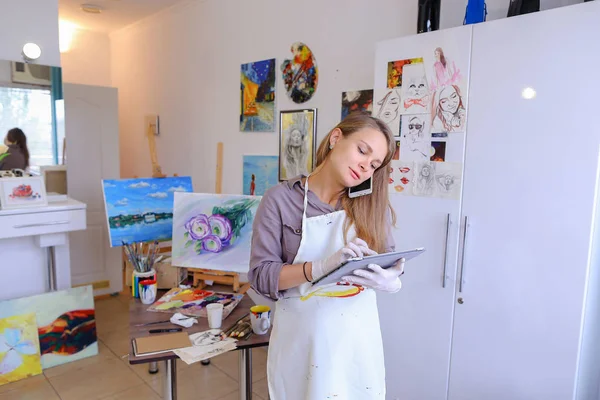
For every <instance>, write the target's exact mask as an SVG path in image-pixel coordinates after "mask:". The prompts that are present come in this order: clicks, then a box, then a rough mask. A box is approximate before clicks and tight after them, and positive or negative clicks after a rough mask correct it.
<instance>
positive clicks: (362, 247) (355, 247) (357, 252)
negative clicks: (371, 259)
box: [312, 238, 377, 281]
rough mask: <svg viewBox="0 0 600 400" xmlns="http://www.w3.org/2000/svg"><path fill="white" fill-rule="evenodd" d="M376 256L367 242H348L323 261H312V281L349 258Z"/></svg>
mask: <svg viewBox="0 0 600 400" xmlns="http://www.w3.org/2000/svg"><path fill="white" fill-rule="evenodd" d="M375 254H377V252H376V251H375V250H371V249H370V248H369V245H368V244H367V242H365V241H364V240H362V239H360V238H356V239H354V240H352V241H350V242H349V243H348V244H347V245H346V246H344V247H342V248H341V249H339V250H338V251H336V252H335V253H333V254H332V255H330V256H329V257H327V258H326V259H324V260H318V261H313V263H312V280H313V281H314V280H316V279H319V278H320V277H322V276H323V275H326V274H327V273H329V272H330V271H332V270H334V269H336V268H337V267H339V266H340V265H342V264H343V263H344V262H346V261H348V260H349V259H350V258H355V257H365V256H372V255H375Z"/></svg>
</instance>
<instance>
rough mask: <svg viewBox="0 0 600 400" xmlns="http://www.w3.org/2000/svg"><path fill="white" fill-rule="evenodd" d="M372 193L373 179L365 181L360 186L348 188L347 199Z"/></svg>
mask: <svg viewBox="0 0 600 400" xmlns="http://www.w3.org/2000/svg"><path fill="white" fill-rule="evenodd" d="M371 193H373V177H371V178H369V179H367V180H366V181H364V182H363V183H361V184H360V185H356V186H353V187H351V188H348V197H350V198H354V197H359V196H364V195H367V194H371Z"/></svg>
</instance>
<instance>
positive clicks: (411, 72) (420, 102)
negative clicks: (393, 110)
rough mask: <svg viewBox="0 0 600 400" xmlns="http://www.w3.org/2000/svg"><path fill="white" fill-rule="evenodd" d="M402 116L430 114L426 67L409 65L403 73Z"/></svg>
mask: <svg viewBox="0 0 600 400" xmlns="http://www.w3.org/2000/svg"><path fill="white" fill-rule="evenodd" d="M402 76H403V77H402V92H401V96H402V107H401V108H400V110H401V111H400V113H401V114H424V113H428V112H429V86H428V85H427V79H426V78H425V67H424V65H423V64H422V63H421V64H408V65H405V66H404V69H403V72H402Z"/></svg>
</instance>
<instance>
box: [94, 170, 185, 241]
mask: <svg viewBox="0 0 600 400" xmlns="http://www.w3.org/2000/svg"><path fill="white" fill-rule="evenodd" d="M102 189H103V192H104V204H105V206H106V215H107V219H108V233H109V235H110V246H111V247H115V246H122V241H124V242H126V243H136V242H148V241H154V240H159V241H166V240H171V235H172V232H173V194H174V193H175V192H192V191H193V188H192V178H191V177H189V176H181V177H179V176H177V177H168V178H139V179H105V180H103V181H102Z"/></svg>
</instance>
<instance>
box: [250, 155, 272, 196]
mask: <svg viewBox="0 0 600 400" xmlns="http://www.w3.org/2000/svg"><path fill="white" fill-rule="evenodd" d="M278 169H279V157H277V156H244V194H245V195H249V196H262V195H264V194H265V192H266V191H267V189H269V188H270V187H272V186H275V185H277V184H278V183H279V178H278Z"/></svg>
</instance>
